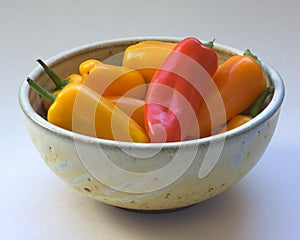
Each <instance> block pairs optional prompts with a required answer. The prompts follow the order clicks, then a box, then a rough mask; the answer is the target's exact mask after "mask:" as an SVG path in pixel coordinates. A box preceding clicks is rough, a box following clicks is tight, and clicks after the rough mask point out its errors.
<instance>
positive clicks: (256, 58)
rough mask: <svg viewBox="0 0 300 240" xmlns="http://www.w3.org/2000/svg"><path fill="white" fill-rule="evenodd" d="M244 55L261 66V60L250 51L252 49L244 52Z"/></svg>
mask: <svg viewBox="0 0 300 240" xmlns="http://www.w3.org/2000/svg"><path fill="white" fill-rule="evenodd" d="M243 55H244V56H249V57H252V58H253V59H254V60H255V61H256V62H258V63H259V65H261V62H260V60H259V59H258V57H257V56H256V55H254V54H253V53H252V52H251V51H250V49H246V50H245V51H244V54H243Z"/></svg>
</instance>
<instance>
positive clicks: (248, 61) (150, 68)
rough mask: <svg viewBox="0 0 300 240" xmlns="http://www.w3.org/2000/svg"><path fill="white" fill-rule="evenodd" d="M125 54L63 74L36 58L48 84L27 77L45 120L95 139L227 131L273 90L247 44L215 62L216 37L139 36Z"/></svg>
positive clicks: (180, 137) (174, 137)
mask: <svg viewBox="0 0 300 240" xmlns="http://www.w3.org/2000/svg"><path fill="white" fill-rule="evenodd" d="M122 60H123V61H122V65H121V66H117V65H111V64H106V63H104V62H101V61H99V60H96V59H88V60H86V61H84V62H82V63H81V64H80V65H79V66H78V73H72V74H71V75H70V76H68V77H66V78H65V79H61V78H60V76H58V74H57V73H56V72H55V71H53V70H52V69H51V68H50V67H49V66H47V65H46V64H45V63H44V62H43V61H42V60H40V59H39V60H37V61H38V63H39V64H40V65H41V66H42V67H43V69H44V70H45V72H46V73H47V75H48V76H49V78H50V79H51V80H52V82H53V88H52V89H51V90H46V89H45V88H43V87H42V86H40V85H39V84H38V83H37V82H35V81H33V80H32V79H30V78H27V81H28V83H29V85H30V86H31V88H32V89H33V90H35V91H36V92H37V93H39V94H40V95H41V96H42V97H43V99H44V101H43V104H44V108H45V110H46V111H47V120H48V121H49V122H50V123H52V124H54V125H56V126H58V127H61V128H64V129H66V130H69V131H73V132H77V133H80V134H84V135H88V136H92V137H97V138H103V139H110V140H116V141H126V142H141V143H148V142H176V141H184V140H190V139H197V138H202V137H207V136H210V135H214V134H217V133H220V132H223V131H227V130H231V129H233V128H236V127H238V126H241V125H242V124H244V123H246V122H248V121H250V120H251V119H252V118H254V117H255V116H256V115H257V114H259V113H260V112H261V111H262V109H263V106H264V104H265V102H266V98H267V97H268V96H270V95H271V94H272V92H273V88H272V87H267V82H266V80H265V77H264V71H263V68H262V66H261V64H260V62H259V60H258V58H257V57H256V56H254V55H253V54H252V53H251V52H250V51H249V50H246V51H245V53H244V55H236V56H232V57H230V58H229V59H227V60H226V61H225V62H224V63H222V64H219V62H218V56H217V54H216V52H215V50H214V46H213V42H208V43H202V42H200V41H199V40H198V39H196V38H193V37H188V38H185V39H183V40H181V41H180V42H178V43H171V42H160V41H142V42H139V43H137V44H133V45H131V46H129V47H128V48H127V49H126V50H125V52H124V55H123V59H122ZM212 109H213V110H214V111H212ZM216 109H221V110H220V111H219V110H216Z"/></svg>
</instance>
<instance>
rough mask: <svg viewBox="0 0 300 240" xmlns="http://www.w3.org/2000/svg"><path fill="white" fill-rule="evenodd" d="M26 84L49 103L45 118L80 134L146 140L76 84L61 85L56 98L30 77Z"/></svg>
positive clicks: (111, 108) (109, 105)
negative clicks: (61, 87)
mask: <svg viewBox="0 0 300 240" xmlns="http://www.w3.org/2000/svg"><path fill="white" fill-rule="evenodd" d="M27 81H28V83H29V85H30V86H31V87H32V88H33V89H34V90H35V91H37V92H38V93H39V94H41V95H42V96H43V97H45V98H47V99H48V101H49V102H52V104H51V106H50V108H49V110H48V114H47V120H48V121H49V122H50V123H52V124H54V125H56V126H59V127H61V128H64V129H66V130H70V131H74V132H77V133H80V134H84V135H88V136H92V137H98V138H104V139H110V140H117V141H126V142H149V139H148V137H147V135H146V134H145V131H144V130H143V129H142V127H140V126H139V125H138V124H137V123H136V122H135V121H134V120H133V119H132V118H130V117H129V116H128V115H127V114H126V113H124V112H123V111H122V110H120V109H119V108H118V107H116V106H115V104H113V103H112V102H111V101H109V100H107V99H106V98H105V97H103V96H100V95H99V94H98V93H96V92H95V91H93V90H91V89H90V88H88V87H87V86H85V85H83V84H80V83H70V84H68V85H67V86H65V87H64V88H63V89H62V90H61V91H60V93H59V94H58V95H57V97H55V96H53V95H52V94H50V93H49V92H47V91H46V90H45V89H43V88H42V87H41V86H39V85H38V84H37V83H35V82H34V81H33V80H32V79H30V78H28V79H27Z"/></svg>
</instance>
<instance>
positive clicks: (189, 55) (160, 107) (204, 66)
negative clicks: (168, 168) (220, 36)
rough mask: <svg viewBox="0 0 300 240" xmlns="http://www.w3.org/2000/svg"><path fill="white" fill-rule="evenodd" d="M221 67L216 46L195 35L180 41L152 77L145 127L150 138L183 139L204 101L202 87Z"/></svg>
mask: <svg viewBox="0 0 300 240" xmlns="http://www.w3.org/2000/svg"><path fill="white" fill-rule="evenodd" d="M217 67H218V58H217V55H216V53H215V52H214V50H213V49H211V48H209V47H207V46H205V45H204V44H202V43H201V42H200V41H199V40H197V39H196V38H192V37H190V38H185V39H183V40H182V41H180V42H179V43H178V44H177V45H176V47H175V48H174V50H173V51H172V52H171V53H170V54H169V55H168V57H167V58H166V60H165V61H164V62H163V64H162V65H161V67H160V68H159V69H158V70H157V71H156V73H155V75H154V77H153V78H152V80H151V82H150V84H149V88H148V91H147V95H146V103H145V128H146V132H147V134H148V136H149V138H150V139H151V142H174V141H181V140H183V139H184V138H185V137H186V135H187V133H188V130H189V127H190V124H191V123H192V120H193V119H194V118H193V117H194V116H195V113H196V111H197V110H198V108H199V106H200V104H201V102H202V101H203V99H202V96H201V87H202V85H205V84H206V83H205V82H206V81H211V77H210V76H213V74H214V73H215V71H216V69H217Z"/></svg>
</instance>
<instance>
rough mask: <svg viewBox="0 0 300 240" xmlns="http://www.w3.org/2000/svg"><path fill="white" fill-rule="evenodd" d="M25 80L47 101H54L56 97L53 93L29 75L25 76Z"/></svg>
mask: <svg viewBox="0 0 300 240" xmlns="http://www.w3.org/2000/svg"><path fill="white" fill-rule="evenodd" d="M27 82H28V84H29V86H30V87H31V88H32V89H33V90H34V91H36V92H37V93H38V94H40V95H41V96H42V97H43V98H44V99H46V100H47V101H48V102H49V103H53V102H54V101H55V98H56V97H55V96H54V95H53V94H51V93H49V92H48V91H47V90H46V89H45V88H43V87H42V86H41V85H40V84H38V83H37V82H35V81H33V80H32V79H31V78H30V77H28V78H27Z"/></svg>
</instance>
